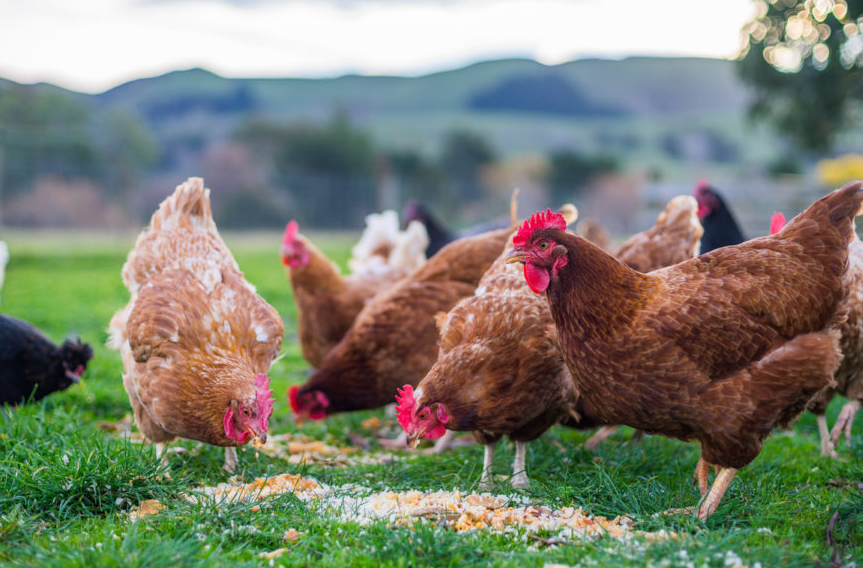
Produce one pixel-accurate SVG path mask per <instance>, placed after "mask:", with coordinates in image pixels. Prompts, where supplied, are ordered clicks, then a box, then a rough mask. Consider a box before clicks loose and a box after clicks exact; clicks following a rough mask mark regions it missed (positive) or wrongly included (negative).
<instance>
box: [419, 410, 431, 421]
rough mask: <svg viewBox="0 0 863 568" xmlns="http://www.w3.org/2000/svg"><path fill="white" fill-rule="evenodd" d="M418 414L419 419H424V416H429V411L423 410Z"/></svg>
mask: <svg viewBox="0 0 863 568" xmlns="http://www.w3.org/2000/svg"><path fill="white" fill-rule="evenodd" d="M419 416H420V420H425V419H426V418H428V417H429V411H428V410H423V411H422V412H420V415H419Z"/></svg>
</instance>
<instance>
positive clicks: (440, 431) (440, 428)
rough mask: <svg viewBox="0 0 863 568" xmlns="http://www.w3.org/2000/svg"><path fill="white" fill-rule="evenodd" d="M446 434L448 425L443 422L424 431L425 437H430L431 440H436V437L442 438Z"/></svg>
mask: <svg viewBox="0 0 863 568" xmlns="http://www.w3.org/2000/svg"><path fill="white" fill-rule="evenodd" d="M444 434H446V426H444V425H443V424H437V425H435V427H434V428H430V429H428V430H426V431H425V432H423V438H429V439H430V440H434V439H436V438H440V437H441V436H443V435H444Z"/></svg>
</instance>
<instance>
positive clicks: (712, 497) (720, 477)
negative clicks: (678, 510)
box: [695, 460, 737, 521]
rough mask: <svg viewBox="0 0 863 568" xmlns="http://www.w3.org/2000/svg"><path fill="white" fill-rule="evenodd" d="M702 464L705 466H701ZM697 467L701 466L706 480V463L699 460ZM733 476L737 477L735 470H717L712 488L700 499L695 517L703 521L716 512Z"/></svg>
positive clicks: (730, 468) (727, 468) (728, 468)
mask: <svg viewBox="0 0 863 568" xmlns="http://www.w3.org/2000/svg"><path fill="white" fill-rule="evenodd" d="M702 463H704V464H705V465H704V466H701V464H702ZM698 465H699V466H701V469H702V470H703V471H704V472H705V475H704V477H705V479H706V477H707V467H708V465H707V462H704V461H703V460H699V462H698ZM698 471H699V468H698V466H696V472H698ZM735 475H737V469H735V468H733V467H723V468H722V469H720V470H719V473H718V474H717V475H716V479H714V480H713V486H712V487H711V488H710V491H709V492H708V493H707V495H706V496H705V497H703V498H702V501H701V504H700V505H699V507H698V511H697V512H696V513H695V516H697V517H698V518H699V519H701V520H702V521H703V520H704V519H706V518H707V517H709V516H710V515H712V514H713V513H714V512H715V511H716V508H717V507H718V506H719V502H720V501H721V500H722V496H723V495H725V491H726V490H727V489H728V485H729V484H730V483H731V480H732V479H734V476H735ZM699 483H700V480H699Z"/></svg>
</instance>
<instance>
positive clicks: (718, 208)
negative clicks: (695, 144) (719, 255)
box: [694, 180, 746, 253]
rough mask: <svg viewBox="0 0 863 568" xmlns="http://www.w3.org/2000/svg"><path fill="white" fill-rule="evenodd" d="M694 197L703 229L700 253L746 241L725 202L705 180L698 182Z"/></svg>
mask: <svg viewBox="0 0 863 568" xmlns="http://www.w3.org/2000/svg"><path fill="white" fill-rule="evenodd" d="M694 195H695V199H697V200H698V218H699V219H700V220H701V225H702V226H703V227H704V236H702V237H701V252H702V253H705V252H710V251H712V250H713V249H717V248H720V247H725V246H728V245H736V244H739V243H742V242H743V241H744V240H746V239H745V238H744V237H743V233H742V232H741V230H740V227H739V226H738V225H737V220H736V219H735V218H734V215H733V214H732V213H731V209H729V208H728V205H726V204H725V200H724V199H722V197H721V196H720V195H719V193H718V192H717V191H716V190H715V189H714V188H713V187H711V186H710V185H709V184H708V183H707V182H706V181H705V180H701V181H700V182H698V185H697V186H696V188H695V192H694Z"/></svg>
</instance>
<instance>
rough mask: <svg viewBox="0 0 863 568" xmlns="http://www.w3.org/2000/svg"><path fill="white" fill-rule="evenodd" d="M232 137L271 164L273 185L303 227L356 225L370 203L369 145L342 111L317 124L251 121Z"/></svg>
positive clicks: (371, 152) (371, 165)
mask: <svg viewBox="0 0 863 568" xmlns="http://www.w3.org/2000/svg"><path fill="white" fill-rule="evenodd" d="M235 138H236V139H237V140H238V141H241V142H243V143H247V144H249V145H250V146H251V147H253V148H257V149H259V150H260V155H263V156H267V157H268V158H269V159H270V160H272V170H273V173H274V174H275V177H276V185H277V186H278V187H283V188H285V191H287V192H288V193H289V194H290V195H291V197H292V202H293V204H294V207H295V215H296V216H298V217H299V218H300V219H302V220H303V222H305V223H308V224H311V225H313V226H318V227H344V226H358V225H360V224H361V223H362V219H363V216H364V215H365V213H366V212H367V211H368V207H369V204H370V203H375V202H376V199H375V198H376V195H375V177H374V176H375V149H374V146H373V144H372V141H371V139H370V138H369V136H368V135H367V134H366V133H365V132H363V131H361V130H359V129H357V128H355V127H354V126H353V125H352V124H351V123H350V120H349V119H348V117H347V115H346V114H344V113H343V112H339V113H336V114H335V115H334V116H333V117H332V118H331V119H330V120H329V122H327V123H326V124H324V125H321V126H317V125H314V124H309V123H299V124H285V125H281V124H273V123H270V122H263V121H257V120H255V121H252V122H249V123H246V124H244V125H243V126H242V127H241V128H240V129H239V130H238V131H237V133H236V136H235ZM334 204H338V207H334Z"/></svg>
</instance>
